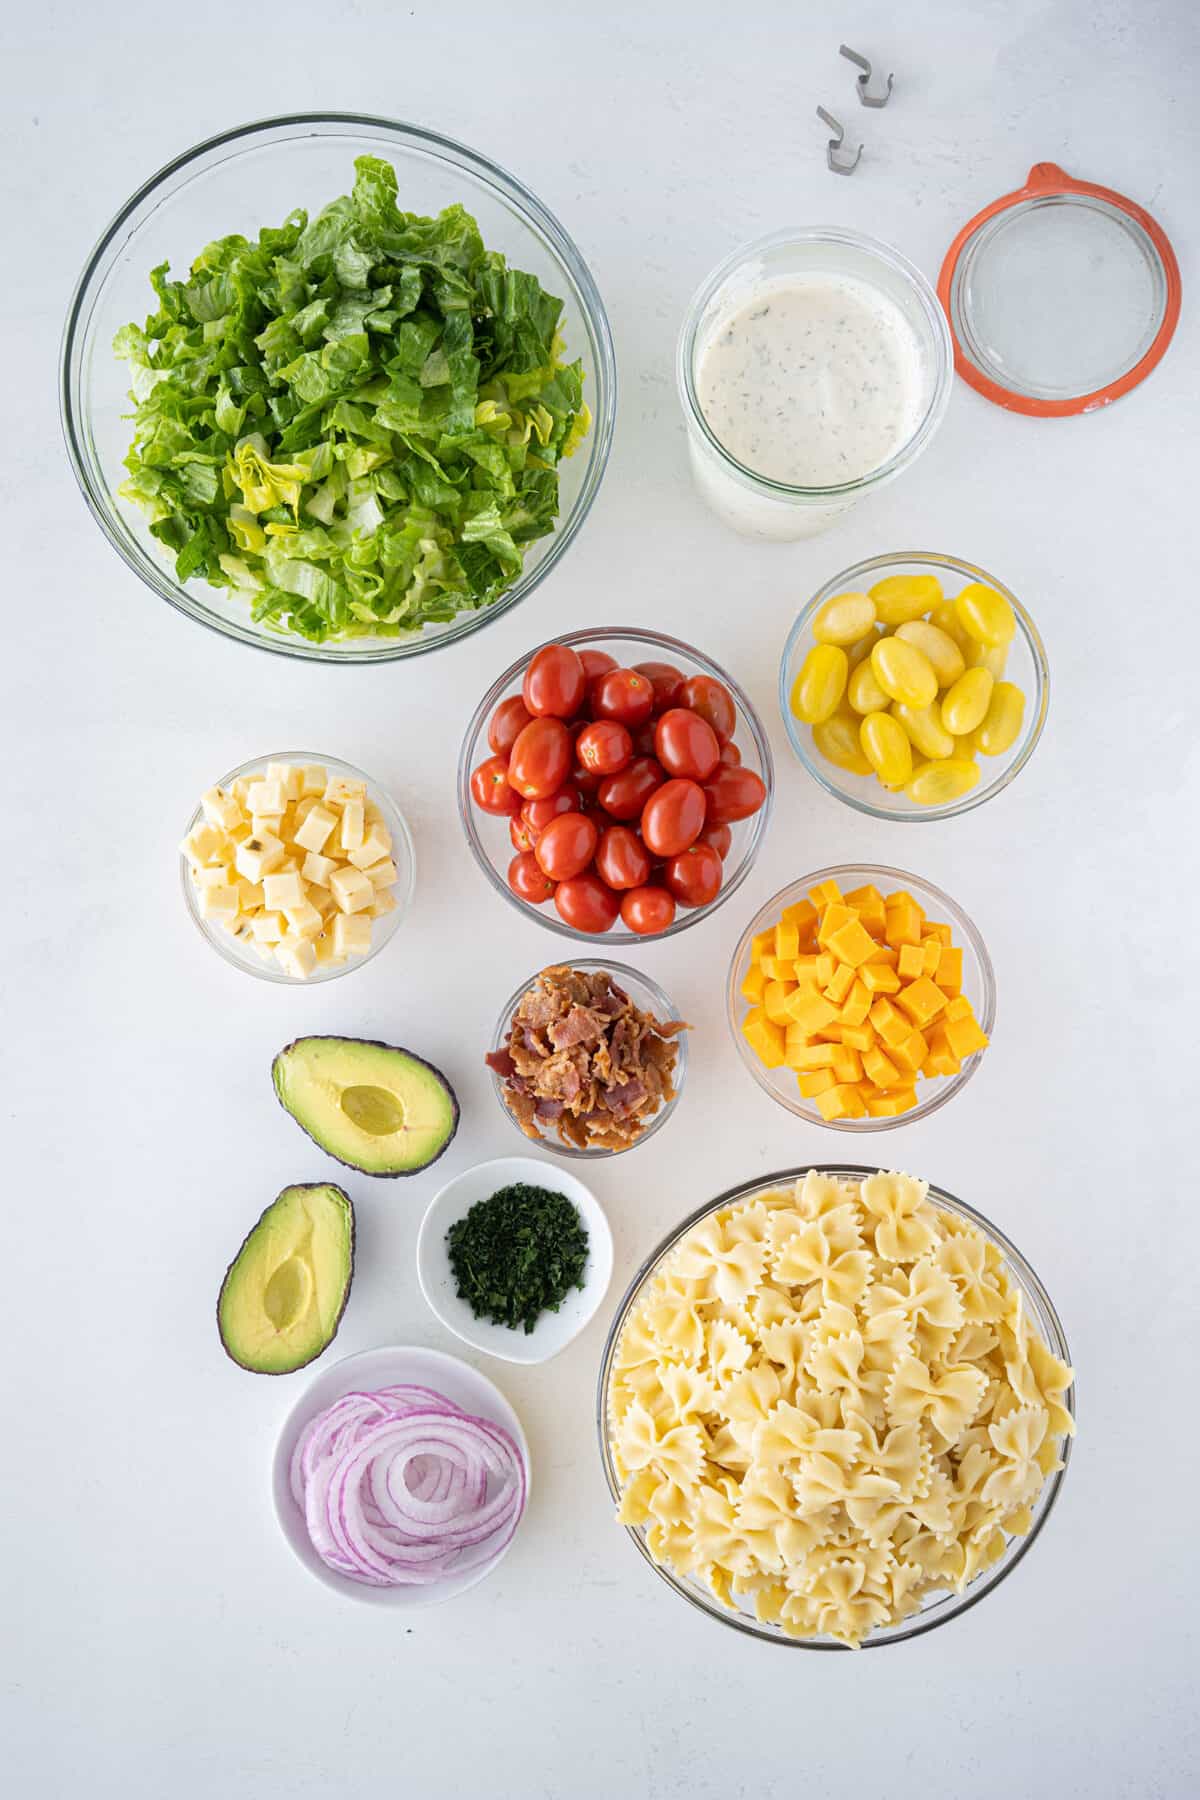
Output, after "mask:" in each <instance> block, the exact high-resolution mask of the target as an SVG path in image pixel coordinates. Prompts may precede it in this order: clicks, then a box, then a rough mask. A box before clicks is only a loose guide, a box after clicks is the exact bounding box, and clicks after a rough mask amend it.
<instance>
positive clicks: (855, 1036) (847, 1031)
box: [838, 1022, 876, 1050]
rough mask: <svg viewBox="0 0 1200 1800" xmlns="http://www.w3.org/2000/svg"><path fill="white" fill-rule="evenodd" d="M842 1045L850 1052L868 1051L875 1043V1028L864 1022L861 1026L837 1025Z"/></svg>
mask: <svg viewBox="0 0 1200 1800" xmlns="http://www.w3.org/2000/svg"><path fill="white" fill-rule="evenodd" d="M838 1029H839V1031H840V1032H841V1034H842V1043H843V1044H846V1045H847V1046H848V1047H849V1048H850V1049H851V1050H869V1049H870V1048H871V1046H872V1044H874V1043H875V1041H876V1039H875V1027H874V1026H873V1025H871V1024H869V1023H866V1022H864V1023H863V1024H862V1025H839V1027H838Z"/></svg>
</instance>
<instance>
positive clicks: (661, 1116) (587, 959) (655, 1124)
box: [488, 956, 688, 1162]
mask: <svg viewBox="0 0 1200 1800" xmlns="http://www.w3.org/2000/svg"><path fill="white" fill-rule="evenodd" d="M569 966H570V967H571V968H572V969H583V970H584V971H586V972H590V971H591V970H593V969H603V970H605V971H606V972H607V973H608V974H609V975H612V976H613V977H615V979H616V980H617V981H618V982H619V983H620V984H621V985H624V984H625V983H626V982H628V983H629V984H630V985H631V986H632V987H634V988H641V989H642V990H643V991H644V992H645V993H646V994H648V995H649V996H650V999H651V1002H652V1005H653V1011H654V1016H655V1018H657V1019H661V1020H662V1021H663V1023H664V1024H665V1023H666V1022H667V1021H668V1020H669V1019H682V1018H683V1014H682V1013H681V1012H680V1010H679V1008H678V1007H677V1006H676V1004H675V1002H674V1001H673V1000H672V999H671V997H670V995H669V994H665V993H664V992H663V990H662V988H660V987H659V985H658V983H657V981H652V980H651V978H650V976H649V975H644V974H643V973H642V971H641V970H640V969H632V968H630V966H629V964H628V963H619V962H609V961H608V960H607V959H606V958H604V957H600V956H581V957H572V958H571V961H570V964H569ZM555 967H557V965H556V964H555V963H543V964H542V967H541V968H540V969H535V970H534V972H533V974H532V975H527V976H526V978H525V980H524V981H523V982H522V983H521V985H520V987H519V988H517V990H516V992H515V993H513V994H511V995H510V996H509V998H508V999H507V1000H506V1001H505V1003H504V1006H503V1008H502V1010H501V1013H500V1017H499V1019H498V1020H497V1022H496V1029H495V1031H494V1032H493V1033H492V1042H491V1046H490V1047H491V1049H492V1050H499V1049H500V1048H501V1047H502V1045H503V1044H504V1041H505V1039H506V1038H507V1036H508V1028H509V1025H510V1024H511V1022H512V1016H513V1014H514V1012H515V1011H516V1010H517V1005H518V1003H519V1001H520V1000H521V998H522V996H523V995H524V994H526V993H528V991H529V989H530V988H531V987H532V986H533V984H534V982H535V981H536V980H537V978H538V976H539V975H540V974H541V973H542V971H543V970H544V969H553V968H555ZM632 998H633V999H634V1000H635V1003H636V1004H638V1005H640V1004H641V1002H640V1001H638V1000H637V996H636V994H635V995H633V996H632ZM675 1043H676V1046H677V1053H676V1057H675V1067H674V1069H673V1070H672V1071H671V1079H672V1081H673V1082H674V1084H675V1098H674V1099H673V1100H668V1101H667V1104H666V1105H665V1106H660V1107H659V1109H658V1111H657V1112H656V1113H655V1115H654V1117H653V1119H652V1120H651V1122H650V1124H649V1125H647V1126H646V1129H645V1130H644V1131H643V1132H642V1133H641V1135H640V1137H637V1138H635V1139H634V1141H633V1143H632V1144H628V1145H627V1146H626V1147H625V1149H624V1150H607V1149H604V1148H603V1147H600V1146H597V1148H595V1149H592V1150H581V1149H578V1148H577V1147H576V1146H575V1145H574V1144H564V1143H563V1142H562V1140H561V1138H557V1137H548V1136H546V1134H545V1133H542V1135H541V1136H540V1137H539V1138H538V1140H537V1142H538V1143H539V1144H540V1145H541V1146H542V1148H543V1149H544V1150H548V1151H549V1153H550V1154H551V1156H569V1157H572V1158H576V1159H578V1160H579V1161H581V1162H595V1161H596V1160H597V1159H598V1158H600V1157H605V1156H628V1154H629V1152H630V1151H631V1150H638V1149H640V1148H641V1146H642V1145H643V1144H644V1143H645V1142H646V1141H647V1139H649V1138H652V1137H653V1136H654V1134H655V1132H656V1131H660V1130H661V1129H662V1127H663V1126H664V1125H665V1124H666V1122H667V1120H668V1119H669V1118H670V1117H671V1114H672V1113H673V1112H674V1111H675V1108H676V1107H677V1106H678V1105H679V1102H680V1099H681V1097H682V1095H683V1084H684V1081H685V1080H686V1078H687V1068H688V1034H687V1032H686V1031H680V1032H677V1033H676V1036H675ZM488 1074H489V1075H490V1076H491V1078H492V1091H493V1093H494V1094H495V1096H496V1104H497V1105H498V1106H499V1108H500V1110H501V1112H502V1113H503V1114H504V1116H505V1118H506V1119H507V1120H508V1121H509V1123H510V1124H511V1125H512V1127H513V1129H514V1130H515V1131H516V1132H517V1133H518V1134H519V1135H520V1137H521V1140H522V1142H523V1143H525V1144H532V1143H533V1142H534V1140H533V1138H528V1137H526V1136H525V1133H524V1132H523V1131H522V1130H521V1127H520V1125H518V1123H517V1120H516V1118H515V1116H514V1114H513V1113H512V1112H510V1110H509V1108H508V1107H507V1106H506V1105H505V1103H504V1095H503V1092H502V1091H501V1090H502V1087H503V1083H502V1081H501V1079H500V1077H499V1075H497V1073H496V1071H495V1069H492V1068H489V1070H488Z"/></svg>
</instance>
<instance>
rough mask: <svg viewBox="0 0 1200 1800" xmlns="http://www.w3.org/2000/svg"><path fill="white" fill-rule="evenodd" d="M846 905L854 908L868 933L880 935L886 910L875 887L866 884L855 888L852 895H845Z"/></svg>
mask: <svg viewBox="0 0 1200 1800" xmlns="http://www.w3.org/2000/svg"><path fill="white" fill-rule="evenodd" d="M846 905H847V906H852V907H853V908H854V910H855V912H856V913H857V914H858V916H859V918H860V919H861V920H862V922H863V924H864V925H865V926H866V928H867V930H868V931H870V932H874V933H876V934H879V935H882V932H883V928H884V926H885V925H886V924H887V908H886V907H885V905H884V903H883V895H882V894H881V893H880V891H879V889H878V888H877V887H872V886H871V885H870V884H868V885H867V886H866V887H858V888H855V889H854V892H853V893H852V894H847V895H846Z"/></svg>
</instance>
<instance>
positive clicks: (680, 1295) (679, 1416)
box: [608, 1171, 1074, 1647]
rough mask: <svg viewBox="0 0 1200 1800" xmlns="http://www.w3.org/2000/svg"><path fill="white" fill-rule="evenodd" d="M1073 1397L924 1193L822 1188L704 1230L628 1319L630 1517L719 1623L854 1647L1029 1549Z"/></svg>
mask: <svg viewBox="0 0 1200 1800" xmlns="http://www.w3.org/2000/svg"><path fill="white" fill-rule="evenodd" d="M1072 1379H1073V1377H1072V1372H1071V1370H1070V1369H1069V1368H1068V1367H1067V1365H1066V1364H1065V1363H1063V1362H1061V1361H1060V1360H1059V1359H1058V1358H1057V1357H1055V1356H1054V1355H1052V1353H1051V1352H1050V1350H1049V1349H1048V1348H1047V1347H1046V1345H1045V1344H1044V1343H1043V1342H1042V1340H1041V1339H1040V1338H1039V1337H1038V1336H1037V1335H1036V1333H1035V1331H1034V1328H1033V1326H1032V1325H1031V1323H1030V1320H1029V1317H1028V1314H1027V1312H1026V1308H1025V1303H1024V1298H1023V1295H1022V1293H1021V1290H1020V1288H1019V1287H1018V1286H1017V1285H1016V1283H1015V1282H1014V1280H1013V1279H1012V1277H1011V1276H1010V1274H1009V1272H1008V1270H1007V1268H1006V1265H1005V1262H1004V1259H1003V1256H1002V1255H1001V1253H1000V1251H999V1250H998V1248H997V1247H996V1245H995V1244H994V1243H992V1241H991V1240H990V1239H989V1238H988V1237H987V1236H985V1234H984V1233H983V1232H982V1231H980V1230H979V1229H977V1228H976V1227H975V1226H974V1225H973V1224H971V1222H970V1221H969V1220H967V1219H964V1218H962V1217H960V1216H959V1215H958V1214H956V1213H952V1212H949V1211H944V1210H942V1209H940V1208H939V1207H937V1206H936V1205H935V1204H934V1203H933V1202H932V1201H931V1200H930V1199H929V1197H928V1187H927V1184H926V1183H925V1182H922V1181H917V1180H915V1179H914V1178H913V1177H912V1176H910V1175H901V1174H896V1173H884V1172H883V1171H881V1172H880V1173H879V1174H877V1175H871V1176H868V1177H867V1178H866V1179H864V1180H862V1181H858V1180H842V1179H838V1178H835V1177H832V1176H828V1175H819V1174H817V1173H815V1172H812V1171H810V1172H809V1173H808V1174H807V1175H805V1176H804V1177H803V1179H802V1180H800V1181H799V1182H797V1183H796V1186H795V1189H794V1190H793V1191H789V1192H783V1191H780V1192H775V1193H769V1194H765V1195H763V1194H759V1195H757V1196H755V1198H754V1199H753V1200H750V1201H747V1202H744V1203H742V1204H738V1205H734V1206H731V1207H726V1208H723V1209H722V1210H721V1211H718V1212H715V1213H711V1214H709V1215H708V1217H706V1218H705V1219H704V1220H702V1221H701V1222H700V1223H699V1224H698V1225H696V1226H695V1227H694V1228H693V1229H692V1230H691V1231H690V1232H688V1234H687V1236H686V1237H685V1238H684V1239H683V1240H682V1241H681V1243H679V1244H678V1245H677V1246H676V1248H675V1250H674V1251H673V1252H672V1254H671V1256H670V1257H669V1258H668V1259H667V1260H666V1262H664V1264H663V1265H662V1266H661V1267H660V1268H659V1270H658V1271H656V1273H655V1274H654V1275H653V1276H652V1277H651V1279H650V1281H649V1282H648V1284H647V1286H646V1287H645V1289H644V1291H643V1293H642V1294H641V1295H640V1296H639V1298H638V1301H637V1303H636V1304H635V1306H634V1307H633V1309H632V1310H631V1312H630V1315H629V1317H628V1319H627V1321H626V1323H625V1327H624V1330H623V1331H622V1334H621V1339H620V1342H619V1343H618V1345H617V1348H616V1353H615V1356H614V1361H613V1371H612V1375H611V1378H610V1383H609V1392H608V1409H609V1429H610V1440H611V1445H612V1453H613V1460H614V1464H615V1467H616V1471H617V1475H618V1478H619V1480H620V1483H621V1490H622V1493H621V1505H620V1510H619V1514H618V1516H619V1518H620V1519H621V1521H622V1523H624V1524H626V1525H629V1526H631V1527H634V1528H637V1529H642V1530H644V1532H645V1536H646V1543H647V1545H648V1547H649V1549H650V1551H651V1553H652V1555H653V1556H654V1558H655V1559H656V1561H658V1562H660V1563H662V1564H664V1565H665V1566H668V1567H669V1568H670V1569H671V1570H672V1571H673V1572H674V1573H675V1574H677V1575H681V1576H690V1577H694V1578H696V1579H699V1580H703V1581H706V1582H707V1584H708V1586H709V1588H710V1589H711V1591H712V1592H713V1594H714V1595H715V1596H716V1597H717V1599H718V1600H720V1601H721V1602H722V1603H723V1604H724V1605H726V1606H729V1607H731V1608H734V1609H740V1608H752V1609H753V1611H754V1613H755V1615H756V1616H757V1617H758V1618H759V1619H760V1620H762V1621H764V1622H768V1621H769V1622H771V1623H773V1624H775V1625H777V1626H778V1627H779V1628H780V1629H781V1630H782V1631H784V1632H786V1633H787V1634H788V1635H789V1636H792V1637H798V1638H804V1637H814V1636H819V1635H828V1636H831V1637H833V1638H836V1639H838V1640H839V1641H840V1642H842V1643H844V1644H849V1645H852V1646H854V1647H857V1646H859V1645H860V1644H861V1643H862V1642H863V1640H864V1639H865V1638H866V1637H868V1636H869V1635H870V1633H871V1632H872V1631H874V1630H876V1629H878V1628H880V1627H882V1626H888V1625H894V1624H896V1623H897V1622H898V1621H899V1620H901V1619H904V1618H906V1617H908V1615H909V1614H911V1613H914V1612H916V1611H918V1610H919V1609H920V1607H921V1605H922V1602H923V1601H924V1599H925V1597H926V1596H927V1595H928V1594H931V1593H933V1592H935V1591H937V1590H946V1589H948V1588H952V1589H955V1590H958V1591H961V1590H962V1589H963V1588H964V1587H966V1585H967V1583H968V1582H970V1581H971V1580H972V1579H973V1578H974V1577H975V1576H976V1575H978V1574H979V1573H981V1571H983V1570H984V1569H986V1568H988V1567H989V1566H991V1565H992V1564H994V1563H996V1562H997V1561H998V1560H999V1559H1000V1558H1001V1557H1002V1556H1003V1555H1004V1552H1005V1549H1006V1547H1007V1544H1008V1541H1009V1539H1010V1537H1013V1536H1017V1535H1021V1534H1023V1533H1025V1532H1027V1531H1028V1530H1029V1528H1030V1525H1031V1524H1032V1520H1033V1508H1034V1504H1035V1502H1036V1500H1037V1497H1038V1495H1039V1493H1040V1491H1041V1489H1042V1486H1043V1484H1044V1482H1045V1481H1046V1479H1047V1477H1048V1476H1050V1475H1051V1474H1053V1473H1054V1472H1055V1471H1056V1470H1058V1469H1060V1468H1061V1467H1062V1463H1061V1461H1060V1457H1059V1449H1060V1445H1061V1443H1062V1439H1063V1437H1064V1436H1065V1435H1066V1434H1068V1433H1070V1432H1072V1431H1073V1430H1074V1421H1073V1419H1072V1416H1071V1413H1070V1410H1069V1408H1068V1406H1067V1404H1066V1396H1067V1393H1068V1391H1069V1389H1070V1386H1071V1382H1072Z"/></svg>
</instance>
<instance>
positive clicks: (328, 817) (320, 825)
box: [292, 806, 338, 851]
mask: <svg viewBox="0 0 1200 1800" xmlns="http://www.w3.org/2000/svg"><path fill="white" fill-rule="evenodd" d="M337 822H338V820H337V814H336V813H333V812H330V810H329V808H328V807H327V806H314V807H313V809H312V811H311V812H310V813H308V815H307V816H306V818H305V820H304V823H303V824H302V825H301V826H300V827H299V829H298V830H297V832H296V835H295V837H294V838H293V840H292V841H293V843H295V844H297V845H298V846H299V847H300V849H301V850H317V851H320V850H323V849H324V848H325V846H326V844H327V843H328V842H329V834H330V832H331V831H332V830H333V828H334V826H335V825H336V824H337Z"/></svg>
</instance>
